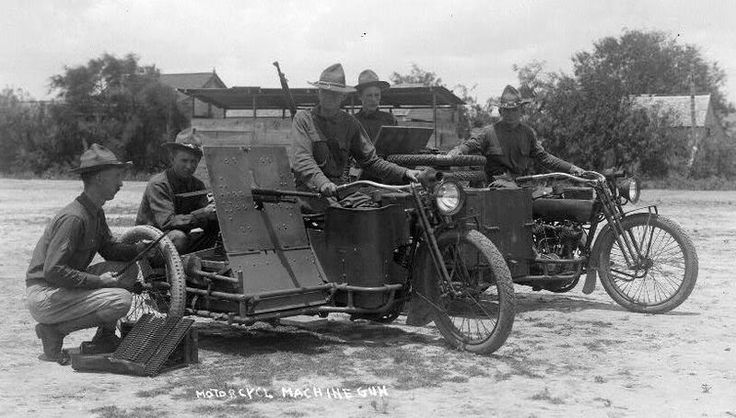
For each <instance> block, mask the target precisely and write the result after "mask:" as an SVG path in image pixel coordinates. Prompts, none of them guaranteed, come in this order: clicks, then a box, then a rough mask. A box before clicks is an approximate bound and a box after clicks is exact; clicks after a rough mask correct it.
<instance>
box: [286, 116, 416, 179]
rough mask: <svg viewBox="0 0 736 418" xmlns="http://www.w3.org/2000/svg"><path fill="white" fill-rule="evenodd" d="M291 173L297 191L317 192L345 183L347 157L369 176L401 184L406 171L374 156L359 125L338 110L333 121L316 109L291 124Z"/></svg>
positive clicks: (374, 150) (295, 118)
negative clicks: (324, 187) (330, 185)
mask: <svg viewBox="0 0 736 418" xmlns="http://www.w3.org/2000/svg"><path fill="white" fill-rule="evenodd" d="M291 138H292V154H293V155H292V165H291V167H292V170H293V171H294V174H295V176H296V184H297V189H299V190H309V191H314V192H317V191H319V190H320V188H321V187H322V185H324V184H325V183H328V182H332V183H335V184H342V183H345V182H346V180H347V178H346V177H347V176H346V171H347V169H348V157H349V156H352V157H353V158H354V159H355V162H356V164H357V165H358V166H359V167H361V168H363V169H365V170H366V171H368V172H369V173H370V174H371V175H373V176H377V177H379V178H386V179H388V180H389V181H392V182H397V183H399V182H401V181H402V180H403V179H404V175H405V174H406V168H403V167H400V166H398V165H396V164H393V163H389V162H388V161H386V160H383V159H381V158H379V157H378V156H377V155H376V149H375V148H374V147H373V144H372V143H371V141H370V140H369V139H368V138H367V137H366V136H365V135H364V134H363V132H362V129H361V127H360V124H359V122H358V121H357V120H356V119H355V118H354V117H352V116H350V115H349V114H347V113H346V112H344V111H342V110H340V111H338V112H337V113H336V114H335V115H334V116H333V117H329V118H327V117H324V116H322V115H320V113H319V105H317V106H315V107H314V108H312V109H311V110H301V111H299V112H298V113H297V114H296V116H295V117H294V121H293V123H292V131H291Z"/></svg>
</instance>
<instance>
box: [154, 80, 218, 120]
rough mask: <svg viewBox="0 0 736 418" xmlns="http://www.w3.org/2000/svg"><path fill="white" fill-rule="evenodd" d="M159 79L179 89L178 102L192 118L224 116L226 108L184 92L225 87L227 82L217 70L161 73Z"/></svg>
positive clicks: (183, 110)
mask: <svg viewBox="0 0 736 418" xmlns="http://www.w3.org/2000/svg"><path fill="white" fill-rule="evenodd" d="M159 80H160V81H161V82H162V83H163V84H166V85H167V86H170V87H173V88H174V89H176V90H177V104H178V105H179V108H180V109H181V110H182V112H184V114H186V115H189V116H190V117H192V118H224V117H225V110H224V109H222V108H219V107H217V106H214V105H212V104H211V103H205V102H203V101H202V100H199V99H197V98H194V97H191V96H188V95H186V94H184V93H182V91H183V90H188V89H213V88H214V89H224V88H227V86H226V85H225V83H224V82H223V81H222V79H220V77H219V76H218V75H217V73H216V72H215V70H212V72H209V73H178V74H161V76H160V78H159Z"/></svg>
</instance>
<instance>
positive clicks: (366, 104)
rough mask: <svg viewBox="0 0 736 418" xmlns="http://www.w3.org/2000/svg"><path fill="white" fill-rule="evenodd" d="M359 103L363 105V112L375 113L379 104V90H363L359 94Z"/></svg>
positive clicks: (372, 87) (367, 88) (374, 87)
mask: <svg viewBox="0 0 736 418" xmlns="http://www.w3.org/2000/svg"><path fill="white" fill-rule="evenodd" d="M360 102H361V103H362V104H363V110H366V111H368V112H375V111H376V109H378V105H379V104H381V89H380V88H379V87H376V86H370V87H366V88H364V89H363V90H362V91H361V92H360Z"/></svg>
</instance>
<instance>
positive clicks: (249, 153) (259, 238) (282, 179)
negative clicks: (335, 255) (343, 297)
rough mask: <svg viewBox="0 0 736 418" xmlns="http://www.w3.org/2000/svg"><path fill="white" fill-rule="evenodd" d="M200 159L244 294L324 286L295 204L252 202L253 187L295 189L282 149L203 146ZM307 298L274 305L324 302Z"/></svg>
mask: <svg viewBox="0 0 736 418" xmlns="http://www.w3.org/2000/svg"><path fill="white" fill-rule="evenodd" d="M204 155H205V159H206V162H207V166H208V168H209V174H210V182H211V184H212V192H213V195H214V198H215V204H216V206H217V217H218V220H219V221H220V230H221V231H222V235H223V241H224V245H225V250H226V252H227V255H228V263H229V265H230V268H232V269H233V271H234V272H236V273H239V272H242V273H243V293H244V294H248V295H257V294H259V293H265V292H270V291H275V290H288V289H294V288H303V287H310V286H317V285H320V284H322V283H324V281H323V278H324V273H323V272H322V268H321V266H320V265H319V262H318V261H317V258H316V257H315V255H314V252H313V251H312V248H311V247H310V246H309V241H308V240H307V236H306V231H305V228H304V223H303V221H302V218H301V213H300V212H299V208H298V207H297V204H296V203H293V202H286V201H284V202H280V203H262V204H260V205H257V204H256V201H255V200H254V198H253V192H252V189H253V187H256V186H257V187H259V188H278V189H281V190H294V188H295V186H294V180H293V177H292V175H291V171H290V170H289V162H288V158H287V156H286V150H285V149H284V148H283V147H252V148H247V147H238V146H218V147H205V149H204ZM287 298H288V297H287ZM306 299H308V300H305V296H304V295H301V296H299V295H297V294H295V295H294V301H291V302H290V301H289V300H285V299H284V298H282V299H280V301H279V302H278V303H280V304H282V305H283V306H291V305H293V304H295V303H296V304H301V305H303V304H304V303H307V304H312V303H324V298H323V297H321V296H320V295H318V294H315V295H313V296H310V297H308V298H306ZM320 301H321V302H320ZM292 302H293V303H292ZM264 306H265V305H264ZM283 306H282V307H283ZM276 308H277V307H274V306H270V307H269V308H268V309H276ZM258 310H259V309H258V308H256V312H258Z"/></svg>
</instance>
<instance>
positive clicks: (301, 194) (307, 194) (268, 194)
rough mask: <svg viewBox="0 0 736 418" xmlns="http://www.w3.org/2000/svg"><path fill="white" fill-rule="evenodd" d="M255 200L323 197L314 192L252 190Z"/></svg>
mask: <svg viewBox="0 0 736 418" xmlns="http://www.w3.org/2000/svg"><path fill="white" fill-rule="evenodd" d="M251 192H253V197H254V198H260V197H276V198H279V197H314V198H321V197H322V195H321V194H319V193H314V192H300V191H296V190H278V189H251Z"/></svg>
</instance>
